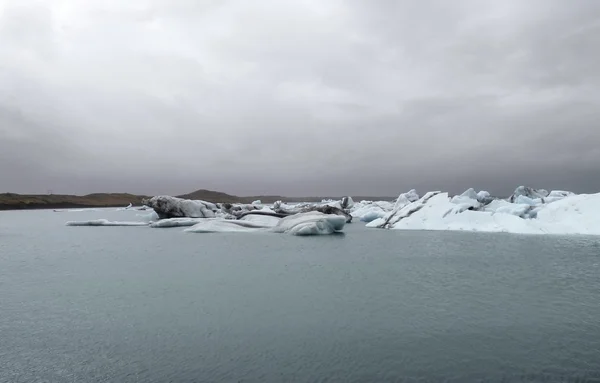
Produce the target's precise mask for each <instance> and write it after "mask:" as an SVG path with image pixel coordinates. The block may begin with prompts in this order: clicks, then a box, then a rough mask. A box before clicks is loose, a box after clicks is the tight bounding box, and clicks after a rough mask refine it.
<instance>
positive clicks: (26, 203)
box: [0, 193, 145, 210]
mask: <svg viewBox="0 0 600 383" xmlns="http://www.w3.org/2000/svg"><path fill="white" fill-rule="evenodd" d="M143 198H145V197H144V196H138V195H133V194H127V193H94V194H88V195H84V196H76V195H64V194H48V195H43V194H38V195H35V194H14V193H3V194H0V210H15V209H68V208H85V207H119V206H127V205H128V204H129V203H132V204H134V205H140V204H141V202H142V199H143Z"/></svg>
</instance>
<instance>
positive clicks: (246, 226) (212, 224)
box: [184, 219, 270, 233]
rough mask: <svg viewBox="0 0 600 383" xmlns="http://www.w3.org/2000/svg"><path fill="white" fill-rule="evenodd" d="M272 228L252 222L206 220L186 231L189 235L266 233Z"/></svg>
mask: <svg viewBox="0 0 600 383" xmlns="http://www.w3.org/2000/svg"><path fill="white" fill-rule="evenodd" d="M268 228H270V227H269V226H264V225H261V224H257V223H254V222H250V221H244V220H231V219H204V220H201V221H200V222H198V223H197V224H195V225H194V226H192V227H190V228H188V229H185V230H184V231H186V232H188V233H232V232H238V233H240V232H255V231H265V229H268Z"/></svg>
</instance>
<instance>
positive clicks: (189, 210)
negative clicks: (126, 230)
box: [143, 196, 218, 219]
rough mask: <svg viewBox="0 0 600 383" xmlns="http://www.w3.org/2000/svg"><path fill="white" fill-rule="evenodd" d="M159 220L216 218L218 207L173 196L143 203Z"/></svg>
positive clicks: (158, 197)
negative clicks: (152, 210)
mask: <svg viewBox="0 0 600 383" xmlns="http://www.w3.org/2000/svg"><path fill="white" fill-rule="evenodd" d="M143 203H144V205H147V206H150V207H151V208H152V209H154V211H155V212H156V214H158V216H159V218H161V219H163V218H183V217H187V218H214V217H215V213H216V211H217V210H218V208H217V205H215V204H214V203H211V202H206V201H200V200H189V199H182V198H177V197H171V196H156V197H152V198H150V199H149V200H146V201H143Z"/></svg>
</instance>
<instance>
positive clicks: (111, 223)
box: [66, 219, 148, 226]
mask: <svg viewBox="0 0 600 383" xmlns="http://www.w3.org/2000/svg"><path fill="white" fill-rule="evenodd" d="M66 225H67V226H148V222H137V221H133V222H121V221H109V220H107V219H94V220H90V221H69V222H67V223H66Z"/></svg>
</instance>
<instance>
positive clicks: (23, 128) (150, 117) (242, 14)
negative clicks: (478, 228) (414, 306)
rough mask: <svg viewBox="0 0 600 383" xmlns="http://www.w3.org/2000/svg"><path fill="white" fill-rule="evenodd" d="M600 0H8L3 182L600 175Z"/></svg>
mask: <svg viewBox="0 0 600 383" xmlns="http://www.w3.org/2000/svg"><path fill="white" fill-rule="evenodd" d="M598 46H600V2H598V1H595V0H574V1H571V2H565V1H562V0H530V1H520V0H508V1H504V2H492V1H478V0H457V1H453V2H448V1H441V0H432V1H427V2H420V1H392V0H389V1H388V0H382V1H377V2H372V1H363V0H349V1H341V0H339V1H338V0H331V1H326V2H325V1H320V0H293V1H285V2H284V1H276V0H257V1H245V0H230V1H192V0H135V1H134V0H132V1H127V2H124V1H120V0H110V1H107V0H87V1H77V0H62V1H59V0H45V1H44V0H38V1H33V0H0V47H1V48H0V84H2V86H1V87H0V175H1V176H2V177H1V178H2V179H0V189H2V190H0V191H12V192H31V193H39V192H45V191H46V190H48V189H52V190H53V191H54V192H55V193H58V192H63V193H89V192H99V191H124V192H133V193H147V194H156V193H172V194H176V193H183V192H187V191H191V190H194V189H198V188H207V189H217V190H222V191H226V192H229V193H234V194H286V195H324V194H354V195H358V194H362V195H365V194H370V195H395V194H397V193H399V192H401V191H406V190H407V189H409V188H412V187H417V188H419V189H420V190H422V191H424V190H426V189H434V188H438V189H439V188H441V189H444V190H450V191H453V192H459V191H461V190H462V189H465V188H466V187H470V186H473V187H476V188H483V189H488V190H490V191H492V192H494V193H495V194H507V193H509V192H510V190H511V189H513V188H514V187H515V186H517V185H519V184H527V185H531V186H534V187H546V188H561V189H571V190H574V191H579V192H592V191H598V190H600V177H598V176H597V175H598V174H599V173H600V127H598V126H597V124H598V121H599V120H600V119H599V117H600V116H599V115H600V53H599V52H598V49H597V47H598Z"/></svg>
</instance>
